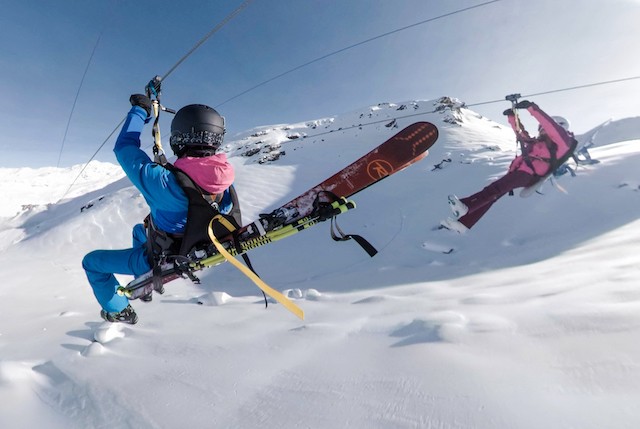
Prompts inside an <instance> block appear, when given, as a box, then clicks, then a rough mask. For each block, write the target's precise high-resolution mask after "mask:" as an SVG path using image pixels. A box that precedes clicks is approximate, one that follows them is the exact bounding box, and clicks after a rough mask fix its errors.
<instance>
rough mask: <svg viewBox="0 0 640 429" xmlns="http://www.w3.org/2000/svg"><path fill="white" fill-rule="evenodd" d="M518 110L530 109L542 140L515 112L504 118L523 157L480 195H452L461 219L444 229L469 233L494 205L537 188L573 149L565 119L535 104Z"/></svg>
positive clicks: (525, 103)
mask: <svg viewBox="0 0 640 429" xmlns="http://www.w3.org/2000/svg"><path fill="white" fill-rule="evenodd" d="M515 107H516V108H517V109H526V110H527V111H528V112H529V113H530V114H531V116H533V117H534V118H535V119H536V120H537V121H538V122H539V126H538V136H537V137H531V136H530V135H529V133H528V132H527V131H526V130H525V129H524V127H523V126H522V124H521V123H520V121H519V120H518V118H517V116H516V114H515V112H514V111H513V110H512V109H507V110H505V111H504V114H505V115H506V116H507V119H508V120H509V124H511V127H512V128H513V130H514V132H515V133H516V139H517V140H518V142H520V145H521V147H522V153H521V154H520V155H518V156H517V157H516V158H515V159H514V160H513V162H511V165H510V166H509V171H508V172H507V174H505V175H504V176H502V177H501V178H499V179H497V180H496V181H494V182H493V183H491V184H490V185H488V186H487V187H485V188H484V189H483V190H481V191H480V192H477V193H475V194H473V195H471V196H468V197H465V198H461V199H458V197H456V196H455V195H449V206H450V208H451V211H452V212H453V214H454V215H455V216H456V218H457V219H453V218H447V219H445V220H443V221H442V222H441V226H442V227H444V228H446V229H449V230H452V231H456V232H458V233H461V234H462V233H465V232H466V231H467V230H469V229H470V228H471V227H473V225H475V224H476V223H477V222H478V221H479V220H480V218H481V217H482V216H483V215H484V214H485V213H486V212H487V211H488V210H489V209H490V208H491V206H492V205H493V203H495V202H496V201H497V200H498V199H500V198H501V197H502V196H504V195H505V194H507V193H509V192H511V191H513V190H514V189H516V188H523V187H525V188H526V187H529V186H532V185H535V184H536V183H537V182H538V181H539V180H541V179H542V178H543V177H545V176H546V175H547V174H549V173H551V172H552V169H553V168H555V167H557V166H558V164H557V162H556V161H557V160H558V159H560V158H561V157H563V156H565V155H566V154H567V152H568V151H569V150H570V149H571V145H572V142H573V134H572V133H571V132H569V130H568V122H567V121H566V119H564V118H561V117H551V116H549V115H547V114H546V113H545V112H544V111H543V110H542V109H540V108H539V107H538V106H537V105H536V104H535V103H532V102H530V101H527V100H523V101H521V102H519V103H518V104H516V106H515Z"/></svg>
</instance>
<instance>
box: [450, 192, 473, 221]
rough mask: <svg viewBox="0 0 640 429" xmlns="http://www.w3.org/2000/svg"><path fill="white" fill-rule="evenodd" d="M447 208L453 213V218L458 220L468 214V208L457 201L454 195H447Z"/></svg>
mask: <svg viewBox="0 0 640 429" xmlns="http://www.w3.org/2000/svg"><path fill="white" fill-rule="evenodd" d="M448 199H449V208H450V209H451V211H452V212H453V214H454V216H455V217H457V218H460V217H462V216H464V215H466V214H467V213H469V207H467V205H466V204H465V203H463V202H462V201H460V200H459V199H458V197H456V196H455V195H449V197H448Z"/></svg>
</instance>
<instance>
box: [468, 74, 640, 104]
mask: <svg viewBox="0 0 640 429" xmlns="http://www.w3.org/2000/svg"><path fill="white" fill-rule="evenodd" d="M636 79H640V76H631V77H624V78H621V79H613V80H605V81H602V82H595V83H587V84H585V85H576V86H569V87H567V88H560V89H552V90H550V91H543V92H535V93H531V94H525V95H522V96H521V97H523V98H524V97H536V96H538V95H547V94H553V93H556V92H564V91H573V90H575V89H583V88H591V87H594V86H600V85H609V84H612V83H619V82H626V81H629V80H636ZM502 102H504V99H500V100H492V101H483V102H481V103H473V104H467V107H473V106H481V105H484V104H493V103H502Z"/></svg>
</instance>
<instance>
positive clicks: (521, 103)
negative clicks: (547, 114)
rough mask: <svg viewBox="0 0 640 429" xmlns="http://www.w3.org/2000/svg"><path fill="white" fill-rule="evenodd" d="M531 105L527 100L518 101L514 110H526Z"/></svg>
mask: <svg viewBox="0 0 640 429" xmlns="http://www.w3.org/2000/svg"><path fill="white" fill-rule="evenodd" d="M531 105H533V103H532V102H530V101H529V100H522V101H519V102H518V104H516V109H526V108H528V107H530V106H531Z"/></svg>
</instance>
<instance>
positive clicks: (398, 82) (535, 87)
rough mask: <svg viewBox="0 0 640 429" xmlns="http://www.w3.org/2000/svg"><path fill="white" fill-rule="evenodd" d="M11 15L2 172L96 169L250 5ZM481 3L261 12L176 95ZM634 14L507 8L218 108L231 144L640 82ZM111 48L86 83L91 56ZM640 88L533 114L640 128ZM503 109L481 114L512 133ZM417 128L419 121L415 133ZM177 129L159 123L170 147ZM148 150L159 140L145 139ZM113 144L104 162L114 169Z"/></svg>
mask: <svg viewBox="0 0 640 429" xmlns="http://www.w3.org/2000/svg"><path fill="white" fill-rule="evenodd" d="M9 3H10V4H6V5H4V6H3V13H2V14H1V15H0V95H1V96H2V101H3V102H2V103H1V104H0V127H1V129H2V134H1V137H0V153H1V154H2V156H1V157H0V167H18V166H30V167H41V166H52V165H53V166H55V165H56V163H57V160H58V156H59V154H60V149H61V147H62V142H63V136H64V132H65V128H66V125H67V122H68V121H69V118H70V114H71V109H72V106H73V101H74V99H75V96H76V93H77V92H78V90H79V89H80V93H79V97H78V100H77V104H76V107H75V111H74V113H73V116H72V117H71V122H70V127H69V131H68V134H67V138H66V140H65V143H64V150H63V151H62V156H61V163H60V165H61V166H68V165H72V164H81V163H84V162H86V161H87V160H88V159H89V158H90V156H91V155H92V154H93V153H94V152H95V151H96V149H97V148H98V147H99V146H100V144H101V143H102V142H103V141H104V139H105V138H106V137H107V135H108V134H109V133H110V132H111V131H112V130H113V129H114V128H115V126H116V125H117V124H118V123H119V122H120V120H121V119H122V118H123V116H124V115H125V113H126V111H127V110H128V107H129V104H128V98H129V95H130V94H131V93H134V92H141V91H142V90H143V87H144V84H145V83H146V82H147V81H148V80H149V79H150V78H151V77H153V76H154V75H156V74H159V75H162V74H164V73H165V72H167V71H168V70H169V69H170V68H171V67H172V66H173V65H174V64H175V63H176V62H177V61H178V60H179V59H180V58H181V57H182V56H183V55H184V54H185V53H186V52H187V51H188V50H189V49H191V48H192V47H193V45H194V44H195V43H196V42H197V41H198V40H200V38H201V37H203V36H204V35H205V34H206V33H207V32H209V31H210V30H211V29H212V28H213V27H214V26H215V25H217V24H218V23H219V22H220V21H221V20H222V19H224V18H225V17H226V16H227V15H228V14H229V13H230V12H231V11H232V10H234V9H235V8H236V7H238V6H239V5H240V4H241V3H242V1H241V0H234V1H205V0H201V1H187V2H174V1H172V2H169V1H153V2H151V1H147V0H141V1H136V2H125V1H123V0H103V1H100V2H99V1H97V0H88V1H85V2H66V1H63V2H42V1H35V0H25V1H22V2H9ZM480 3H483V1H482V0H477V1H467V0H459V1H458V0H457V1H453V0H452V1H440V0H398V1H388V0H384V1H383V0H348V1H345V0H342V1H334V0H314V1H311V0H273V1H266V0H254V1H253V2H252V3H251V4H250V5H249V6H248V7H247V8H246V9H245V10H244V11H242V12H241V13H240V14H239V15H238V16H237V17H236V18H234V19H233V20H232V21H230V22H229V23H228V24H227V25H226V26H225V27H224V28H222V29H221V30H220V31H219V32H218V33H216V34H215V35H213V36H212V37H211V38H210V39H209V40H208V41H207V42H206V43H205V44H203V45H202V46H201V47H200V48H199V49H198V50H197V51H195V53H194V54H193V55H192V56H190V57H189V58H188V59H187V60H186V61H185V62H184V63H182V64H181V65H180V66H179V67H178V68H177V69H176V70H175V72H173V73H172V74H171V75H170V76H169V77H168V78H167V80H166V82H165V85H164V93H163V103H164V104H165V105H166V106H168V107H172V108H179V107H181V106H182V105H185V104H189V103H204V104H209V105H212V106H218V105H219V104H220V103H222V102H223V101H225V100H227V99H229V98H231V97H234V96H236V95H238V94H239V93H241V92H243V91H245V90H246V89H248V88H251V87H252V86H254V85H256V84H259V83H261V82H263V81H265V80H267V79H270V78H272V77H274V76H276V75H278V74H280V73H283V72H285V71H287V70H290V69H292V68H294V67H296V66H299V65H301V64H304V63H307V62H309V61H311V60H314V59H316V58H319V57H321V56H323V55H326V54H328V53H331V52H334V51H336V50H339V49H342V48H345V47H347V46H350V45H353V44H355V43H358V42H361V41H363V40H366V39H369V38H372V37H375V36H378V35H380V34H383V33H386V32H389V31H392V30H395V29H397V28H401V27H405V26H408V25H411V24H413V23H416V22H420V21H423V20H426V19H429V18H433V17H436V16H439V15H442V14H446V13H450V12H453V11H455V10H459V9H463V8H466V7H469V6H473V5H477V4H480ZM637 22H640V2H638V1H637V0H590V1H584V0H562V1H555V0H537V1H535V2H532V1H527V0H501V1H499V2H496V3H492V4H489V5H487V6H484V7H480V8H477V9H473V10H469V11H466V12H463V13H459V14H456V15H453V16H449V17H446V18H443V19H439V20H436V21H433V22H430V23H427V24H424V25H420V26H416V27H413V28H410V29H407V30H405V31H402V32H398V33H395V34H392V35H390V36H388V37H384V38H381V39H378V40H375V41H372V42H370V43H367V44H364V45H361V46H358V47H355V48H353V49H350V50H348V51H345V52H342V53H339V54H337V55H333V56H331V57H329V58H327V59H324V60H322V61H319V62H316V63H314V64H311V65H309V66H308V67H305V68H302V69H300V70H297V71H295V72H293V73H290V74H288V75H286V76H285V77H282V78H280V79H277V80H275V81H273V82H270V83H268V84H266V85H263V86H261V87H259V88H257V89H255V90H253V91H251V92H249V93H247V94H245V95H243V96H241V97H238V98H236V99H234V100H232V101H230V102H228V103H225V104H223V105H220V106H218V110H219V111H220V112H221V113H222V114H223V115H224V116H225V117H226V119H227V125H228V131H229V135H230V136H233V134H234V133H237V132H240V131H243V130H246V129H248V128H252V127H255V126H260V125H269V124H276V123H292V122H299V121H304V120H311V119H317V118H321V117H326V116H332V115H337V114H340V113H344V112H347V111H351V110H354V109H358V108H361V107H364V106H367V105H372V104H377V103H379V102H394V101H404V100H412V99H433V98H437V97H440V96H443V95H448V96H452V97H456V98H459V99H461V100H463V101H465V102H467V103H469V104H473V103H482V102H486V101H493V100H500V99H502V98H503V97H504V96H505V95H506V94H508V93H512V92H520V93H522V94H532V93H538V92H546V91H550V90H554V89H562V88H567V87H572V86H577V85H584V84H590V83H596V82H602V81H607V80H612V79H619V78H625V77H630V76H637V75H640V59H639V57H638V56H637V55H636V52H637V51H638V40H640V39H639V36H640V34H638V33H639V32H640V30H638V29H637ZM99 35H101V38H100V42H99V43H98V45H97V49H96V51H95V55H94V56H93V59H92V61H91V63H90V64H89V68H88V70H87V74H86V77H85V80H84V83H83V85H82V86H81V87H80V82H81V79H82V76H83V73H84V71H85V68H86V67H87V64H88V61H89V57H90V55H91V52H92V50H93V48H94V46H95V44H96V40H97V38H98V36H99ZM639 90H640V80H632V81H628V82H623V83H618V84H611V85H602V86H596V87H592V88H588V89H581V90H575V91H566V92H560V93H556V94H549V95H542V96H539V97H533V98H532V99H533V100H534V101H536V102H538V104H540V105H541V106H542V107H543V108H545V109H546V110H548V111H549V113H551V114H560V115H564V116H566V117H568V118H569V119H570V121H571V122H572V125H573V128H574V129H575V131H576V132H578V133H580V132H584V131H587V130H588V129H590V128H591V127H593V126H596V125H598V124H599V123H601V122H603V121H605V120H607V119H609V118H622V117H628V116H638V114H639V112H638V110H639V109H638V103H637V95H634V94H638V93H640V91H639ZM506 107H508V104H507V103H506V102H504V103H494V104H488V105H482V106H478V107H474V108H473V109H474V110H476V111H478V112H479V113H481V114H483V115H485V116H487V117H489V118H491V119H493V120H496V121H499V122H503V118H502V115H501V112H502V110H504V109H505V108H506ZM418 119H419V118H418ZM169 121H170V117H168V115H165V117H164V118H163V122H162V123H161V126H162V130H163V133H164V135H165V136H168V131H169ZM145 138H148V140H149V142H150V135H149V136H145ZM112 145H113V141H109V142H108V143H107V144H106V145H105V147H104V148H103V149H102V150H101V151H100V153H99V154H98V156H97V159H100V160H106V161H113V157H112V155H111V147H112Z"/></svg>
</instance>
